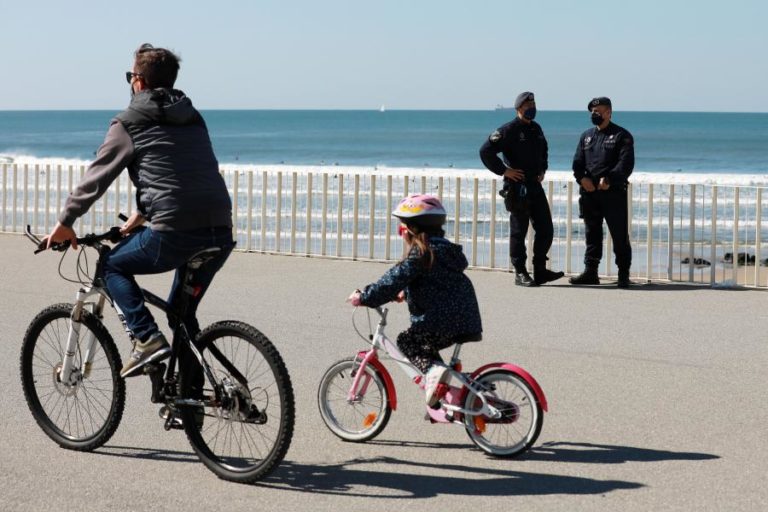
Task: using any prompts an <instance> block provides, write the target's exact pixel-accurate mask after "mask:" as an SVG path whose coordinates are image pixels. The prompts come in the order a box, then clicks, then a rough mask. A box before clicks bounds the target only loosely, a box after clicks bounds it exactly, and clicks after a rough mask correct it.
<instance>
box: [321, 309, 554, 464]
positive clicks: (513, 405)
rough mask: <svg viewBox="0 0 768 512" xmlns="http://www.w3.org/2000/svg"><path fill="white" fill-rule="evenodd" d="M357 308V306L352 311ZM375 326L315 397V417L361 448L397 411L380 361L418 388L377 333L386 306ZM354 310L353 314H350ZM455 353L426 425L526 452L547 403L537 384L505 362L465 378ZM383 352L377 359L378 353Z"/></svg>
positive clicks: (494, 447)
mask: <svg viewBox="0 0 768 512" xmlns="http://www.w3.org/2000/svg"><path fill="white" fill-rule="evenodd" d="M358 309H359V308H358ZM374 310H375V311H376V312H377V313H378V314H379V317H380V320H379V323H378V325H377V327H376V330H375V332H372V330H371V329H370V309H367V311H369V318H368V323H369V333H370V334H368V335H367V336H366V335H363V334H362V333H361V332H360V330H359V329H358V327H357V325H356V324H355V320H354V315H353V319H352V325H353V326H354V328H355V331H357V334H358V335H360V337H361V338H363V339H364V340H365V341H366V342H367V343H369V344H370V345H371V348H370V349H368V350H362V351H360V352H358V354H357V356H356V357H353V358H351V359H342V360H341V361H338V362H336V363H334V364H333V365H331V367H330V368H328V370H327V371H326V372H325V375H323V378H322V380H321V381H320V386H319V388H318V393H317V399H318V406H319V408H320V415H321V416H322V418H323V421H324V422H325V424H326V426H327V427H328V428H329V429H330V430H331V432H333V433H334V434H335V435H337V436H338V437H340V438H341V439H343V440H345V441H352V442H364V441H368V440H370V439H373V438H374V437H376V436H377V435H379V434H380V433H381V432H382V431H383V430H384V427H386V426H387V422H388V421H389V417H390V415H391V414H392V411H393V410H396V409H397V391H396V390H395V385H394V382H393V380H392V377H391V376H390V374H389V372H388V371H387V369H386V367H385V366H384V364H383V363H382V360H387V359H391V360H392V361H394V362H395V363H396V365H397V366H399V367H400V368H401V369H402V370H403V371H405V373H406V374H407V375H408V376H409V377H410V378H411V379H412V380H413V382H414V383H416V384H417V385H419V386H420V387H421V388H422V389H423V388H424V384H423V380H424V375H423V374H422V373H421V372H419V370H417V369H416V368H415V367H414V366H413V365H412V364H411V363H410V362H409V361H408V360H407V359H406V358H405V356H404V355H403V354H402V353H401V352H400V350H399V349H398V348H397V345H396V344H395V343H394V342H392V341H391V340H390V339H389V338H387V336H386V335H385V334H384V328H385V327H386V325H387V311H388V310H387V308H374ZM355 311H357V310H355ZM470 341H478V340H477V339H465V340H460V341H459V342H458V343H457V344H456V345H455V347H454V350H453V356H452V357H451V360H450V362H449V363H448V366H449V368H450V369H449V371H450V374H451V379H450V380H449V381H448V383H447V384H446V385H444V386H443V387H442V389H439V390H438V394H439V396H441V400H440V402H438V404H437V405H436V406H435V407H434V408H429V407H427V414H428V419H429V420H430V421H431V422H432V423H453V424H456V425H459V426H463V427H464V428H465V429H466V431H467V434H468V435H469V438H470V439H471V440H472V442H473V443H475V445H477V446H478V447H479V448H480V449H481V450H483V451H485V452H486V453H488V454H491V455H494V456H497V457H514V456H516V455H519V454H521V453H523V452H525V451H526V450H528V449H529V448H530V447H531V446H533V443H534V442H536V439H537V438H538V437H539V433H540V432H541V427H542V423H543V420H544V411H546V410H547V399H546V398H545V396H544V392H543V391H542V390H541V386H539V384H538V383H537V382H536V379H534V378H533V377H532V376H531V375H530V374H529V373H528V372H526V371H525V370H523V369H522V368H520V367H519V366H516V365H514V364H511V363H501V362H498V363H490V364H486V365H483V366H481V367H480V368H478V369H476V370H475V371H473V372H471V373H465V372H462V367H461V361H460V360H459V353H460V351H461V346H462V344H463V343H466V342H470ZM380 350H381V351H383V352H384V353H385V355H384V357H383V358H379V351H380Z"/></svg>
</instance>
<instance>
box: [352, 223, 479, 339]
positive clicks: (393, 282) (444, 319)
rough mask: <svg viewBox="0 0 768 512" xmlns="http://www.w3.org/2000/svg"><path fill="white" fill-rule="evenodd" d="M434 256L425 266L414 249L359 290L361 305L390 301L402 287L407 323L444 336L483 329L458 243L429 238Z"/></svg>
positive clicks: (477, 332) (372, 305) (467, 333)
mask: <svg viewBox="0 0 768 512" xmlns="http://www.w3.org/2000/svg"><path fill="white" fill-rule="evenodd" d="M429 246H430V247H431V248H432V251H433V252H434V255H435V260H434V262H433V264H432V268H430V269H427V268H426V267H425V265H424V263H423V262H422V261H421V259H420V258H419V254H418V252H417V251H416V249H412V250H411V252H410V254H409V255H408V257H407V258H406V259H405V260H403V261H401V262H400V263H398V264H396V265H395V266H394V267H392V268H390V269H389V270H388V271H387V272H386V273H385V274H384V275H383V276H382V277H381V279H379V280H378V281H377V282H375V283H373V284H369V285H368V286H366V287H365V289H364V290H363V292H362V294H361V296H360V299H361V303H362V304H363V305H365V306H369V307H376V306H381V305H382V304H385V303H387V302H390V301H392V300H394V299H395V298H396V297H397V294H398V293H399V292H400V291H401V290H405V296H406V300H407V301H408V310H409V311H410V313H411V326H412V327H419V328H422V329H424V330H425V331H427V332H431V333H435V334H439V335H442V336H448V337H459V336H463V335H472V334H479V333H481V332H482V331H483V327H482V324H481V322H480V309H479V307H478V305H477V297H476V296H475V289H474V287H473V286H472V281H470V280H469V278H468V277H467V276H466V275H465V274H464V269H466V268H467V258H466V257H465V256H464V253H463V252H462V250H461V246H460V245H456V244H453V243H451V242H449V241H448V240H446V239H445V238H442V237H432V238H430V239H429Z"/></svg>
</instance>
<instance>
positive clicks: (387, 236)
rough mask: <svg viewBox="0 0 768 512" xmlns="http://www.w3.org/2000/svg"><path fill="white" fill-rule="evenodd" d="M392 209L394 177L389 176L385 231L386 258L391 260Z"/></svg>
mask: <svg viewBox="0 0 768 512" xmlns="http://www.w3.org/2000/svg"><path fill="white" fill-rule="evenodd" d="M391 207H392V175H388V176H387V210H386V213H387V215H386V217H387V221H386V227H385V231H384V257H385V258H386V259H387V260H389V259H391V253H390V250H391V248H392V247H391V246H392V243H391V237H392V216H391V215H390V214H389V209H390V208H391Z"/></svg>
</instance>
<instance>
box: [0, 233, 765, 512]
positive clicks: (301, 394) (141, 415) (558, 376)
mask: <svg viewBox="0 0 768 512" xmlns="http://www.w3.org/2000/svg"><path fill="white" fill-rule="evenodd" d="M0 253H1V254H2V255H3V264H2V267H1V268H0V311H1V312H0V336H1V337H2V343H0V370H2V371H0V389H3V390H4V393H2V394H1V395H0V397H1V398H0V410H2V419H0V426H1V431H2V433H3V434H2V436H0V453H2V456H0V508H2V509H4V510H42V509H47V508H59V509H61V510H83V509H88V510H165V509H174V510H183V509H189V510H193V509H194V510H221V509H226V510H228V511H234V510H249V511H252V510H280V511H293V510H297V511H298V510H313V511H314V510H316V511H321V510H334V511H338V510H351V509H353V507H355V508H358V509H360V510H367V511H368V510H382V511H384V510H386V511H392V510H421V511H426V510H440V511H445V510H452V509H455V508H457V507H472V508H477V509H481V510H506V509H516V510H546V511H553V510H563V511H566V510H567V511H574V510H588V511H595V510H605V511H616V510H622V511H623V512H626V511H634V510H637V511H648V510H698V511H702V510H739V511H745V510H765V509H766V506H768V489H767V488H766V486H765V481H766V477H768V442H766V440H767V439H768V438H767V437H766V425H768V408H766V407H764V404H765V402H766V383H767V382H768V381H767V380H766V368H768V318H767V316H768V293H766V292H764V291H755V290H712V289H707V288H697V287H690V286H685V285H646V286H637V287H634V288H632V289H630V290H617V289H616V288H615V287H613V286H604V287H594V288H575V287H571V286H568V285H567V284H566V283H565V281H564V280H562V281H561V282H558V283H554V284H553V285H549V286H545V287H541V288H538V289H521V288H515V287H514V286H512V280H513V279H512V276H511V275H509V274H503V273H498V272H481V271H475V272H471V273H470V277H471V279H472V280H473V282H474V283H475V286H476V288H477V292H478V296H479V299H480V303H481V308H482V313H483V322H484V326H485V339H486V341H484V342H482V343H479V344H473V345H472V346H471V347H468V348H467V350H466V353H465V357H464V365H465V367H466V368H470V367H475V366H478V365H479V364H481V363H483V362H487V361H491V360H510V361H514V362H516V363H517V364H519V365H521V366H523V367H524V368H526V369H528V370H529V371H530V372H531V373H533V374H534V375H535V376H536V377H537V379H538V380H539V382H540V383H541V385H542V387H543V388H544V391H545V392H546V394H547V397H548V399H549V403H550V413H549V414H547V415H546V416H545V419H544V429H543V432H542V434H541V437H540V438H539V440H538V442H537V444H536V446H535V447H534V449H533V450H532V451H531V452H530V453H528V454H527V455H525V456H523V457H521V458H519V459H514V460H497V459H492V458H489V457H486V456H484V455H483V454H482V453H481V452H479V451H477V450H475V449H473V448H472V445H471V442H470V441H469V439H468V438H467V436H466V434H465V433H464V431H463V430H462V429H461V428H457V427H453V426H444V425H435V426H431V425H429V424H428V423H426V422H425V421H424V420H423V419H422V418H423V405H422V397H421V395H420V393H418V392H417V389H416V388H415V387H413V386H410V385H409V384H408V383H407V382H406V381H405V379H404V378H403V377H402V375H401V374H400V373H394V372H397V370H396V369H394V372H393V373H394V374H395V378H396V383H397V385H398V391H399V392H400V407H399V408H398V410H397V411H396V412H394V413H393V416H392V419H391V421H390V423H389V425H388V426H387V429H386V430H385V431H384V432H383V433H382V434H381V436H380V437H379V438H378V439H377V440H376V441H375V442H372V443H368V444H348V443H343V442H341V441H339V440H338V439H337V438H336V437H334V436H333V435H332V434H331V433H330V432H329V431H327V430H326V428H325V426H324V425H323V423H322V420H321V419H320V416H319V413H318V412H317V406H316V398H315V396H316V389H317V383H318V381H319V379H320V377H321V375H322V373H323V371H324V369H325V368H326V367H327V366H328V365H330V364H331V363H332V362H333V361H335V360H337V359H340V358H342V357H347V356H351V355H352V354H353V353H354V352H355V351H356V350H357V349H359V348H361V344H362V342H361V341H360V340H359V339H356V336H355V334H354V331H353V330H352V326H351V323H350V313H351V308H350V307H349V306H347V305H346V304H344V298H345V297H346V296H347V294H348V293H349V291H350V290H352V289H354V288H355V287H359V286H362V285H364V284H366V283H368V282H370V281H372V280H374V279H375V278H377V277H378V276H379V275H380V274H381V273H382V272H383V271H384V270H385V269H386V266H384V265H381V264H376V263H362V262H348V261H333V260H322V259H307V258H298V257H281V256H262V255H255V254H243V253H236V254H234V255H233V256H232V258H231V260H230V262H229V263H228V265H227V267H226V268H225V269H224V270H223V271H222V273H221V274H220V275H219V276H218V277H217V280H216V281H214V285H213V287H212V288H211V290H210V293H209V296H208V297H207V298H206V300H205V301H204V302H203V305H202V308H201V323H209V322H211V321H214V320H218V319H224V318H234V319H241V320H245V321H247V322H250V323H253V324H254V325H256V326H258V327H259V328H260V329H261V330H262V331H264V332H265V334H267V336H269V337H270V338H271V339H272V340H273V341H274V342H275V344H276V345H277V346H278V348H279V350H280V351H281V353H282V354H283V356H284V358H285V360H286V363H287V365H288V368H289V371H290V372H291V376H292V378H293V382H294V386H295V392H296V396H297V424H296V432H295V436H294V439H293V443H292V445H291V449H290V450H289V452H288V456H287V458H286V461H285V463H284V464H283V465H282V466H281V467H280V468H279V469H278V470H277V471H276V472H275V473H274V474H273V475H272V476H271V477H270V478H269V479H268V480H266V481H264V482H262V483H261V484H259V485H254V486H243V485H237V484H231V483H227V482H223V481H221V480H218V479H217V478H216V477H215V476H214V475H213V474H212V473H210V472H209V471H208V470H206V469H205V467H204V466H203V465H202V464H201V463H199V462H197V460H196V458H195V457H194V455H193V454H192V451H191V448H190V447H189V445H188V444H187V443H186V440H185V437H184V435H183V434H182V433H179V432H176V431H174V432H171V433H166V432H164V431H163V429H162V425H161V421H160V420H159V419H158V417H157V410H156V409H157V407H156V406H155V405H151V404H150V403H149V400H148V397H149V387H148V383H147V382H146V381H144V380H143V379H131V380H130V381H129V383H128V403H127V406H126V412H125V415H124V418H123V422H122V424H121V426H120V428H119V429H118V431H117V433H116V435H115V436H114V437H113V438H112V440H111V441H110V443H109V444H108V445H107V446H105V447H104V448H102V449H100V450H98V452H96V453H90V454H81V453H76V452H71V451H67V450H63V449H60V448H58V447H57V446H56V445H55V444H54V443H52V442H51V441H50V440H49V439H48V438H47V437H45V436H44V434H43V433H42V432H41V431H40V430H39V429H38V428H37V426H36V425H35V423H34V421H33V420H32V417H31V415H30V414H29V411H28V410H27V407H26V404H25V402H24V398H23V394H22V391H21V386H20V383H19V373H18V358H19V347H20V342H21V339H22V336H23V334H24V330H25V329H26V326H27V324H28V322H29V321H30V320H31V318H32V317H33V316H34V315H35V314H36V313H37V312H38V311H39V310H41V309H42V308H43V307H44V306H46V305H48V304H51V303H54V302H61V301H70V300H71V299H72V295H73V293H74V286H73V285H70V284H68V283H66V282H64V281H63V280H61V279H60V278H59V277H58V275H57V265H58V255H56V254H52V253H44V254H41V255H38V256H34V257H33V256H32V245H31V244H30V243H29V242H27V241H26V240H25V239H24V238H22V237H19V236H10V235H6V236H0ZM67 261H68V264H65V265H64V267H63V268H64V270H65V272H67V273H68V275H72V272H73V269H74V266H73V261H74V259H72V258H71V257H70V259H69V260H67ZM142 282H143V284H145V285H146V286H147V287H148V288H150V289H152V290H155V291H158V292H164V290H166V289H167V288H168V287H169V285H170V282H169V279H168V277H167V276H160V277H152V278H147V279H144V280H143V281H142ZM393 310H394V312H393V314H392V315H391V320H392V322H391V324H392V325H391V327H390V330H389V332H390V334H395V333H396V332H397V331H398V329H401V328H403V327H404V326H405V325H406V322H407V318H406V315H405V312H404V307H402V306H394V307H393ZM107 323H108V327H109V328H110V330H111V332H112V333H113V334H114V336H115V338H116V340H117V341H118V344H119V346H120V348H121V350H122V351H123V355H124V357H125V354H126V353H127V351H128V348H129V347H128V342H127V341H126V340H124V339H122V338H121V334H120V328H119V325H118V324H117V322H116V320H115V319H114V316H113V315H109V318H108V322H107Z"/></svg>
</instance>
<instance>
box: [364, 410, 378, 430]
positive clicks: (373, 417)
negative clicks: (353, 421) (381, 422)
mask: <svg viewBox="0 0 768 512" xmlns="http://www.w3.org/2000/svg"><path fill="white" fill-rule="evenodd" d="M375 421H376V413H375V412H372V413H370V414H368V415H367V416H366V417H365V419H363V427H365V428H368V427H370V426H371V425H373V422H375Z"/></svg>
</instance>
